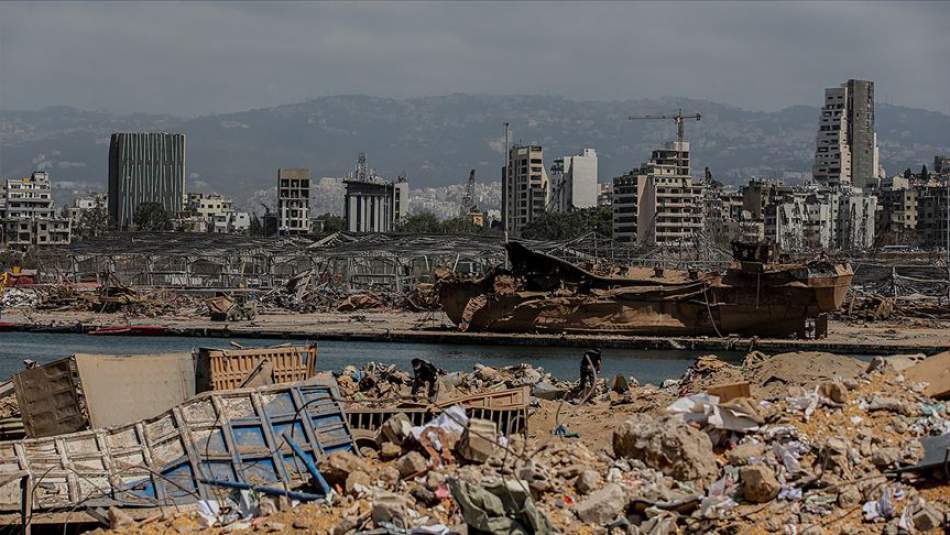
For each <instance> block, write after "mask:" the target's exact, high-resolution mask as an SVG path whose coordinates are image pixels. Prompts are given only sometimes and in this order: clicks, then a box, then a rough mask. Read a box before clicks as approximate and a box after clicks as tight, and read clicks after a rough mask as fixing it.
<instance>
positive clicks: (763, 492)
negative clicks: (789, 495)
mask: <svg viewBox="0 0 950 535" xmlns="http://www.w3.org/2000/svg"><path fill="white" fill-rule="evenodd" d="M739 478H740V479H741V480H742V496H743V497H744V498H745V499H746V501H749V502H752V503H765V502H767V501H771V500H773V499H775V497H776V496H778V493H779V491H780V490H782V485H781V484H780V483H779V482H778V480H777V479H775V472H773V471H772V469H771V468H769V467H768V466H765V465H764V464H761V463H760V464H753V465H751V466H744V467H742V469H741V470H740V471H739Z"/></svg>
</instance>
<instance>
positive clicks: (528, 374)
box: [518, 368, 544, 386]
mask: <svg viewBox="0 0 950 535" xmlns="http://www.w3.org/2000/svg"><path fill="white" fill-rule="evenodd" d="M543 378H544V377H542V376H541V372H539V371H538V370H536V369H534V368H527V369H525V370H524V371H523V372H522V373H521V377H520V378H519V380H518V382H519V383H520V384H522V385H528V386H532V385H536V384H538V383H540V382H541V379H543Z"/></svg>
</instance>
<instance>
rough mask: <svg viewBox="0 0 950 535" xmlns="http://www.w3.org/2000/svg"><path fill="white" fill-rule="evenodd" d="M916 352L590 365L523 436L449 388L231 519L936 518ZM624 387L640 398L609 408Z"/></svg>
mask: <svg viewBox="0 0 950 535" xmlns="http://www.w3.org/2000/svg"><path fill="white" fill-rule="evenodd" d="M930 358H931V359H934V358H939V359H946V358H950V357H945V356H939V357H930ZM928 360H929V359H925V360H923V361H922V362H916V363H910V364H909V367H906V368H904V369H903V370H902V371H898V370H897V369H896V367H895V366H893V365H891V364H890V363H889V362H887V361H886V360H884V359H876V360H875V361H873V362H871V363H870V365H869V364H868V363H866V362H862V361H858V360H856V359H850V358H846V357H835V356H833V355H828V354H821V353H786V354H781V355H775V356H771V357H770V356H767V355H764V354H761V353H750V354H749V355H748V356H747V357H746V359H745V361H744V362H743V363H741V364H739V365H733V364H728V363H725V362H722V361H719V360H718V359H716V358H715V357H712V356H709V357H703V358H700V359H698V360H697V362H696V363H695V365H694V366H693V367H692V368H691V369H690V370H689V371H688V372H687V373H686V374H685V375H684V376H683V377H682V378H681V379H680V380H673V381H668V382H667V383H665V384H664V386H663V387H657V386H655V385H639V384H637V383H636V382H635V381H627V382H626V385H625V387H624V386H623V385H619V384H614V385H611V387H610V388H607V385H606V383H607V381H605V380H603V379H601V380H600V386H599V388H598V390H597V391H596V392H595V393H594V394H593V395H591V396H585V398H589V399H588V401H587V402H586V404H577V405H573V404H570V403H568V404H567V406H569V407H572V409H571V410H570V411H567V410H566V409H565V410H564V411H565V412H571V413H572V414H573V416H572V417H573V418H574V419H573V420H571V419H570V418H568V419H563V418H562V419H561V420H560V423H559V424H558V425H557V426H552V425H550V424H551V423H552V422H550V421H546V420H544V419H543V418H542V414H543V413H545V411H546V410H547V409H549V408H551V407H553V406H557V407H558V408H559V410H560V408H561V407H562V405H564V402H562V401H549V400H536V401H534V402H533V405H535V407H536V409H537V412H535V414H534V415H533V416H532V417H531V419H530V420H529V422H530V423H531V426H532V427H533V435H535V437H534V438H525V435H522V434H520V433H506V432H505V431H504V430H503V429H502V428H500V427H499V426H497V424H496V423H495V422H493V421H491V420H485V419H482V418H478V417H473V416H471V411H466V410H464V409H463V408H462V406H460V405H455V406H448V407H445V408H444V410H442V411H441V413H439V415H438V416H436V417H434V418H432V419H430V420H428V421H425V422H422V423H421V424H416V423H415V421H413V420H412V419H411V418H410V417H408V416H407V415H406V414H403V413H399V411H398V409H393V410H396V414H395V415H393V416H391V417H389V418H388V420H386V421H385V422H384V423H383V424H382V426H381V428H380V429H379V431H378V432H377V433H376V435H375V437H374V438H373V439H372V440H371V441H369V442H363V447H361V448H359V449H358V450H354V451H353V452H342V453H334V454H332V455H330V456H329V457H326V458H324V459H323V460H321V462H320V463H319V470H320V472H321V474H322V475H323V477H325V478H326V481H327V483H328V485H329V486H330V487H331V488H332V489H333V492H332V493H331V495H330V497H329V498H327V499H323V500H319V501H316V502H311V503H307V504H304V505H300V506H297V507H288V508H284V509H280V508H279V507H278V506H274V507H270V510H272V512H271V513H269V514H264V513H260V514H258V515H252V517H251V518H247V519H244V520H232V521H231V522H236V523H238V524H240V525H241V526H243V527H248V528H251V529H254V530H256V531H280V530H289V529H293V530H307V531H309V532H314V533H327V534H331V533H332V534H337V535H342V534H346V533H363V532H371V531H370V530H373V529H376V530H378V531H375V532H378V533H384V532H385V533H397V532H398V533H410V532H411V533H438V534H443V533H458V532H461V533H464V532H466V530H468V531H469V532H472V531H477V532H491V533H500V532H504V533H509V532H523V533H542V534H546V533H557V532H561V533H571V532H577V533H592V532H605V531H604V529H605V528H606V529H607V530H608V532H611V533H641V534H642V533H677V532H679V533H710V532H718V533H744V532H751V531H754V530H759V531H769V532H783V533H806V532H816V533H817V532H822V533H925V532H932V531H937V530H941V529H942V528H943V527H946V526H947V513H948V512H950V492H948V489H950V486H948V482H947V481H946V480H945V479H944V476H942V475H941V474H942V473H943V459H945V457H944V456H945V450H946V448H947V447H948V445H950V440H948V439H947V433H950V415H948V412H947V406H946V405H944V404H943V403H941V402H938V401H935V400H934V398H932V397H930V396H928V395H927V394H926V393H925V392H929V391H931V390H932V389H931V387H930V385H928V384H927V383H926V382H923V381H917V380H915V379H911V378H913V377H919V376H920V373H921V372H920V371H917V370H915V367H917V366H924V365H929V366H934V365H936V364H940V362H943V361H942V360H939V361H931V362H929V363H928ZM902 366H903V365H902ZM448 375H449V374H446V375H443V376H442V377H443V381H444V380H445V379H446V378H447V377H448ZM539 375H540V376H541V377H540V378H539V377H538V376H539ZM338 376H339V384H340V391H341V395H342V396H343V397H344V398H347V399H359V398H360V397H361V396H362V397H363V398H370V397H372V398H374V399H376V398H377V397H383V398H388V399H391V400H395V399H396V398H397V397H398V396H402V395H404V394H406V393H407V390H408V383H409V382H410V381H411V377H410V376H409V374H407V373H405V372H402V371H400V370H398V369H396V368H394V367H387V366H381V365H378V364H373V365H367V366H365V367H364V368H362V369H359V370H357V369H356V368H355V367H350V368H348V369H346V370H343V371H342V372H340V373H339V374H338ZM369 377H371V378H372V381H370V380H369V379H366V378H369ZM364 379H366V380H365V382H364ZM549 379H550V378H549V377H548V376H547V374H545V373H544V372H543V371H540V370H538V369H535V368H532V367H530V366H523V367H514V368H513V369H512V368H503V369H498V370H495V369H492V368H487V367H483V366H480V367H477V368H476V369H475V370H474V371H473V372H472V373H467V374H458V377H449V378H448V381H447V383H448V384H449V385H451V388H452V389H454V390H457V391H458V392H463V391H466V389H469V391H475V390H478V389H485V390H486V391H491V390H492V389H493V388H494V389H499V388H503V387H508V386H512V385H517V384H520V385H522V387H523V386H524V385H526V384H527V385H529V386H536V385H537V384H539V383H541V382H543V381H545V380H549ZM370 383H372V384H370ZM614 383H616V381H614ZM387 384H388V385H390V386H388V387H386V386H382V385H387ZM463 385H464V386H463ZM571 386H572V385H570V384H568V385H566V387H567V388H566V390H571ZM623 388H625V389H626V390H625V391H624V392H623V393H620V392H618V390H622V389H623ZM929 389H931V390H929ZM712 392H719V393H720V394H719V395H717V394H713V393H712ZM453 393H457V392H453ZM443 394H444V392H440V397H441V396H442V395H443ZM624 397H631V398H640V399H644V400H650V401H649V402H648V403H649V406H647V405H646V404H642V405H640V406H637V407H636V409H635V410H625V409H627V408H629V407H630V405H627V404H622V403H618V401H620V400H621V399H622V398H624ZM391 406H392V404H391ZM601 407H605V408H606V410H608V411H609V413H610V415H611V417H610V419H609V420H608V423H607V424H606V425H608V426H609V429H608V431H609V435H608V437H609V438H608V440H607V441H598V440H596V439H594V438H592V436H589V435H587V434H586V432H585V431H581V433H580V436H579V437H576V436H575V434H574V433H572V432H571V429H584V428H583V427H582V425H581V422H582V421H583V420H584V419H587V420H590V419H591V418H590V416H588V415H589V414H594V413H595V412H596V411H597V410H598V409H599V408H601ZM562 416H563V414H562ZM555 423H557V420H555ZM540 425H544V428H543V429H538V426H540ZM593 425H601V424H600V423H594V424H593ZM558 429H560V431H558ZM528 436H529V437H531V436H532V433H529V434H528ZM572 436H575V438H571V437H572ZM933 459H937V460H936V461H934V460H933ZM934 468H936V469H934ZM235 503H237V500H235ZM261 509H264V507H261ZM200 518H201V517H200V515H197V514H195V513H180V514H177V515H169V516H165V517H162V518H160V519H158V520H154V521H152V525H151V526H148V527H146V526H142V525H140V524H134V523H133V524H131V525H128V526H125V527H123V528H122V531H123V532H130V531H131V532H136V531H137V530H138V529H142V530H145V529H152V530H154V529H156V528H158V529H163V530H171V531H174V530H176V529H177V530H178V531H181V530H182V529H192V528H196V526H198V524H197V522H198V521H199V520H200ZM222 519H223V518H222V517H221V516H220V515H219V516H217V517H212V521H213V522H221V521H222ZM227 522H228V520H226V519H225V523H227ZM205 525H207V523H206V524H205ZM232 525H234V524H232ZM228 529H231V528H230V527H228ZM403 530H405V531H403Z"/></svg>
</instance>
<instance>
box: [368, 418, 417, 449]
mask: <svg viewBox="0 0 950 535" xmlns="http://www.w3.org/2000/svg"><path fill="white" fill-rule="evenodd" d="M411 436H412V422H411V421H410V420H409V417H408V416H406V415H405V414H402V413H397V414H395V415H393V416H392V417H391V418H390V419H388V420H386V421H385V422H384V423H383V425H382V427H380V428H379V436H378V437H377V439H376V441H377V442H385V441H389V442H392V443H393V444H397V445H399V446H402V445H403V444H405V442H406V440H407V439H408V438H409V437H411ZM380 437H381V438H382V440H380Z"/></svg>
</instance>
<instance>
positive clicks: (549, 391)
mask: <svg viewBox="0 0 950 535" xmlns="http://www.w3.org/2000/svg"><path fill="white" fill-rule="evenodd" d="M566 393H567V390H565V389H563V388H558V387H556V386H554V385H553V384H551V383H550V382H549V381H541V382H540V383H538V384H536V385H534V386H532V387H531V395H532V396H534V397H536V398H538V399H547V400H555V399H561V398H563V397H564V394H566Z"/></svg>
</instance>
